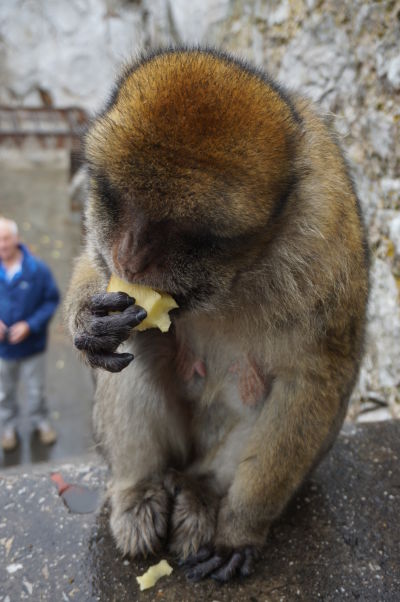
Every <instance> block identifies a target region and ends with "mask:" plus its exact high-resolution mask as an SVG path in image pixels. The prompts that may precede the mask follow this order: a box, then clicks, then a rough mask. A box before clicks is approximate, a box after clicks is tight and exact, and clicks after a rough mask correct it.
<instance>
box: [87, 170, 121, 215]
mask: <svg viewBox="0 0 400 602" xmlns="http://www.w3.org/2000/svg"><path fill="white" fill-rule="evenodd" d="M91 182H92V185H93V186H94V190H95V193H96V198H97V199H99V201H100V202H101V203H102V205H103V206H104V207H105V209H106V210H107V213H108V214H109V215H110V217H112V218H113V219H117V218H118V217H119V213H120V212H119V206H120V200H119V194H118V191H117V190H116V189H115V188H114V187H113V185H112V184H111V183H110V181H109V179H108V178H107V176H106V175H105V174H103V173H96V174H93V178H92V180H91Z"/></svg>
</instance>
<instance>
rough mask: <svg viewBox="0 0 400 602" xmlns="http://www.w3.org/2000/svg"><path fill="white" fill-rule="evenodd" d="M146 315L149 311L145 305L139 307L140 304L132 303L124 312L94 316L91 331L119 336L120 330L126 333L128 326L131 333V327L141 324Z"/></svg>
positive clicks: (90, 326)
mask: <svg viewBox="0 0 400 602" xmlns="http://www.w3.org/2000/svg"><path fill="white" fill-rule="evenodd" d="M146 316H147V311H146V310H145V309H143V307H139V305H132V306H131V307H128V308H127V309H125V310H124V311H123V312H121V313H116V314H112V315H111V316H109V315H107V316H93V317H92V319H91V321H90V325H89V329H90V333H91V334H93V335H95V336H100V337H102V336H107V335H114V336H118V332H119V331H120V332H121V335H125V331H126V328H128V333H129V329H132V328H134V327H135V326H137V325H138V324H140V322H142V321H143V320H144V319H145V317H146ZM125 338H127V336H125V337H124V338H121V339H120V341H123V340H125Z"/></svg>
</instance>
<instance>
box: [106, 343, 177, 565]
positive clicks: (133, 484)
mask: <svg viewBox="0 0 400 602" xmlns="http://www.w3.org/2000/svg"><path fill="white" fill-rule="evenodd" d="M149 334H150V332H149ZM143 337H144V338H146V339H149V345H148V348H147V349H145V350H143V348H142V346H141V345H140V344H135V343H137V339H139V338H141V339H143ZM161 337H164V339H162V340H163V341H165V337H166V335H159V337H158V336H157V333H155V334H154V333H153V334H150V336H148V337H146V333H140V334H139V336H138V337H137V336H136V334H135V335H134V336H133V337H132V338H131V340H130V341H129V343H128V344H127V348H128V349H129V350H132V351H134V353H135V356H136V357H135V359H134V361H133V362H132V363H131V364H130V365H129V366H128V367H127V368H126V369H125V370H124V371H122V372H121V373H119V374H110V373H107V372H104V371H99V372H98V388H97V392H96V404H95V408H94V424H95V435H96V439H97V440H98V442H99V444H100V446H101V448H102V450H103V452H104V455H105V457H106V459H107V460H108V463H109V465H110V468H111V483H110V488H109V498H110V504H111V517H110V526H111V531H112V534H113V536H114V538H115V541H116V544H117V547H118V548H119V549H120V550H121V551H122V552H123V553H124V554H127V553H129V554H130V555H132V556H138V555H141V556H146V555H148V554H152V553H155V552H157V551H158V550H160V549H161V547H162V546H163V544H164V543H165V541H166V536H167V525H168V518H169V514H170V496H169V494H168V492H167V490H166V488H165V487H164V485H163V479H164V475H165V472H166V470H167V469H168V467H169V466H171V465H174V464H175V463H176V464H178V465H179V464H183V463H184V462H185V457H186V453H187V435H186V433H187V430H188V429H187V427H186V426H185V424H184V419H183V418H182V416H181V415H180V408H179V405H178V403H177V402H176V401H175V398H174V395H173V391H172V390H171V388H170V387H171V386H169V385H168V381H167V380H166V379H165V375H164V374H162V371H163V365H162V364H163V361H162V359H161V358H160V355H157V351H156V349H158V348H159V347H160V348H161V346H162V343H160V345H159V346H157V341H156V339H158V338H161ZM153 348H155V351H154V352H152V351H151V350H152V349H153ZM147 353H149V354H150V355H149V356H147ZM161 353H162V349H161ZM148 364H150V365H148ZM160 370H161V372H160Z"/></svg>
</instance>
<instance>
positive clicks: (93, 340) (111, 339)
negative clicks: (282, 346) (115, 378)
mask: <svg viewBox="0 0 400 602" xmlns="http://www.w3.org/2000/svg"><path fill="white" fill-rule="evenodd" d="M134 303H135V299H133V298H132V297H129V295H127V294H126V293H99V294H97V295H94V296H93V297H91V299H89V301H88V303H87V304H86V306H85V307H84V309H83V310H82V312H81V315H80V318H79V322H80V323H81V324H82V325H81V327H80V329H79V330H78V331H77V333H76V334H75V336H74V344H75V347H77V349H79V350H80V351H82V353H83V354H84V356H85V359H86V360H87V362H88V363H89V365H90V366H92V368H103V369H104V370H108V371H109V372H120V371H121V370H123V369H124V368H125V367H126V366H127V365H128V364H130V362H131V361H132V360H133V355H132V354H131V353H116V349H117V348H118V346H119V345H120V344H121V343H122V342H123V341H126V339H128V338H129V336H130V334H131V332H132V329H133V328H134V327H135V326H137V325H138V324H140V322H141V321H142V320H144V318H145V317H146V316H147V312H146V310H144V309H143V308H142V307H139V306H138V305H135V304H134ZM113 312H117V313H113Z"/></svg>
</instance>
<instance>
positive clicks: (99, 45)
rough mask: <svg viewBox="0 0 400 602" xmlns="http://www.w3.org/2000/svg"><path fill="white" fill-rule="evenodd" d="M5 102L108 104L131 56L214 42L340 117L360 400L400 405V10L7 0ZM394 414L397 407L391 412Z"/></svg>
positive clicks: (173, 0) (261, 1) (240, 1)
mask: <svg viewBox="0 0 400 602" xmlns="http://www.w3.org/2000/svg"><path fill="white" fill-rule="evenodd" d="M0 28H1V38H0V40H1V41H0V44H1V45H0V66H1V69H0V84H1V86H0V90H1V92H0V102H2V103H5V104H26V105H35V104H36V105H39V104H41V103H43V102H46V103H49V102H50V103H53V104H54V105H71V104H78V105H81V106H84V107H86V108H88V109H89V110H93V109H97V108H99V107H100V106H101V104H102V102H103V101H104V98H105V96H106V95H107V93H108V91H109V89H110V82H111V81H112V80H113V79H114V76H115V74H116V73H117V72H118V69H119V67H120V64H121V63H122V62H123V60H124V59H127V58H129V57H130V56H131V55H132V54H135V53H136V52H137V51H140V50H142V49H147V48H150V47H153V46H159V45H163V44H169V43H173V44H185V43H188V44H193V43H209V44H213V45H216V46H221V47H223V48H225V49H226V50H229V51H232V52H234V53H238V54H239V55H241V56H244V57H247V58H248V59H250V60H251V61H253V62H255V63H257V64H258V65H260V66H262V67H265V68H266V69H268V70H269V72H270V73H271V74H272V75H273V76H274V77H276V78H278V79H279V80H280V81H282V82H283V83H284V84H286V85H287V86H289V87H290V88H293V89H296V90H299V91H301V92H303V93H305V94H308V95H309V96H310V97H311V98H313V99H314V100H316V101H318V102H319V103H320V104H321V107H322V111H324V112H325V113H326V114H329V115H331V116H332V120H333V121H334V122H335V127H336V129H337V130H338V133H339V136H340V139H341V143H342V146H343V147H344V149H345V151H346V152H347V156H348V158H349V161H350V164H351V168H352V173H353V176H354V179H355V182H356V186H357V189H358V191H359V196H360V199H361V202H362V205H363V208H364V213H365V218H366V223H367V226H368V230H369V235H370V243H371V248H372V251H373V253H372V259H373V269H372V279H371V283H372V289H371V303H370V328H369V332H368V338H367V344H366V352H367V353H366V359H365V362H364V364H363V368H362V372H361V378H360V385H359V387H358V389H357V391H356V393H355V398H356V399H364V400H365V399H368V398H371V397H372V398H374V399H377V398H379V400H380V402H381V403H384V404H388V405H389V409H390V412H391V413H392V415H397V414H398V411H399V405H398V401H399V384H400V362H399V360H398V358H399V357H400V337H399V328H400V313H399V286H400V240H399V232H400V227H399V220H400V176H399V174H400V144H399V143H398V141H399V139H400V108H399V105H400V103H399V100H400V45H399V39H400V7H399V4H398V3H397V2H391V1H390V0H388V1H386V2H385V1H383V2H379V3H378V2H375V3H366V2H364V1H363V0H355V1H354V2H347V1H346V0H338V1H336V0H321V1H319V2H317V1H316V0H298V1H296V2H289V0H282V1H280V0H279V1H278V0H247V1H246V0H193V1H192V2H190V5H189V4H188V3H187V2H186V1H185V0H135V1H133V0H70V1H69V2H65V1H63V0H55V1H52V2H50V1H44V2H32V1H30V0H15V1H14V2H3V3H1V4H0ZM388 415H389V414H388Z"/></svg>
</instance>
